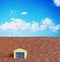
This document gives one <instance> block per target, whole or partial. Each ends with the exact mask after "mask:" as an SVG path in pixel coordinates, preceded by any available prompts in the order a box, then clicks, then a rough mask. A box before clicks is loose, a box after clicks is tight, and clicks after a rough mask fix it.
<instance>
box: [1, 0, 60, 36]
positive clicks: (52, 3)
mask: <svg viewBox="0 0 60 62" xmlns="http://www.w3.org/2000/svg"><path fill="white" fill-rule="evenodd" d="M0 36H53V37H54V36H57V37H60V0H0Z"/></svg>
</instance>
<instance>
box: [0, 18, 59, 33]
mask: <svg viewBox="0 0 60 62" xmlns="http://www.w3.org/2000/svg"><path fill="white" fill-rule="evenodd" d="M0 30H3V31H8V30H9V31H18V30H22V31H23V30H30V31H33V32H34V31H35V32H36V31H42V30H43V31H44V30H49V31H52V32H56V31H59V30H60V24H58V25H55V24H54V23H53V22H52V20H51V19H50V18H45V19H43V20H42V22H41V24H40V23H38V22H32V23H29V22H26V21H24V20H22V19H20V18H19V19H18V18H16V19H15V18H12V19H11V22H5V23H3V24H0Z"/></svg>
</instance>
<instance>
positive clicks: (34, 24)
mask: <svg viewBox="0 0 60 62" xmlns="http://www.w3.org/2000/svg"><path fill="white" fill-rule="evenodd" d="M31 30H32V31H38V30H39V23H37V22H33V23H32V24H31Z"/></svg>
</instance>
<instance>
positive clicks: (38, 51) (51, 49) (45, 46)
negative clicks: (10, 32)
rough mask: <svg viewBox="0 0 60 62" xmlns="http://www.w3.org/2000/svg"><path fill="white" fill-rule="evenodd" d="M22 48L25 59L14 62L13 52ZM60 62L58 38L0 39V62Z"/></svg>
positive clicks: (59, 40)
mask: <svg viewBox="0 0 60 62" xmlns="http://www.w3.org/2000/svg"><path fill="white" fill-rule="evenodd" d="M17 48H24V49H26V50H27V51H28V56H27V59H20V60H14V58H13V51H14V50H15V49H17ZM20 61H21V62H60V38H56V37H55V38H54V37H0V62H20Z"/></svg>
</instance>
